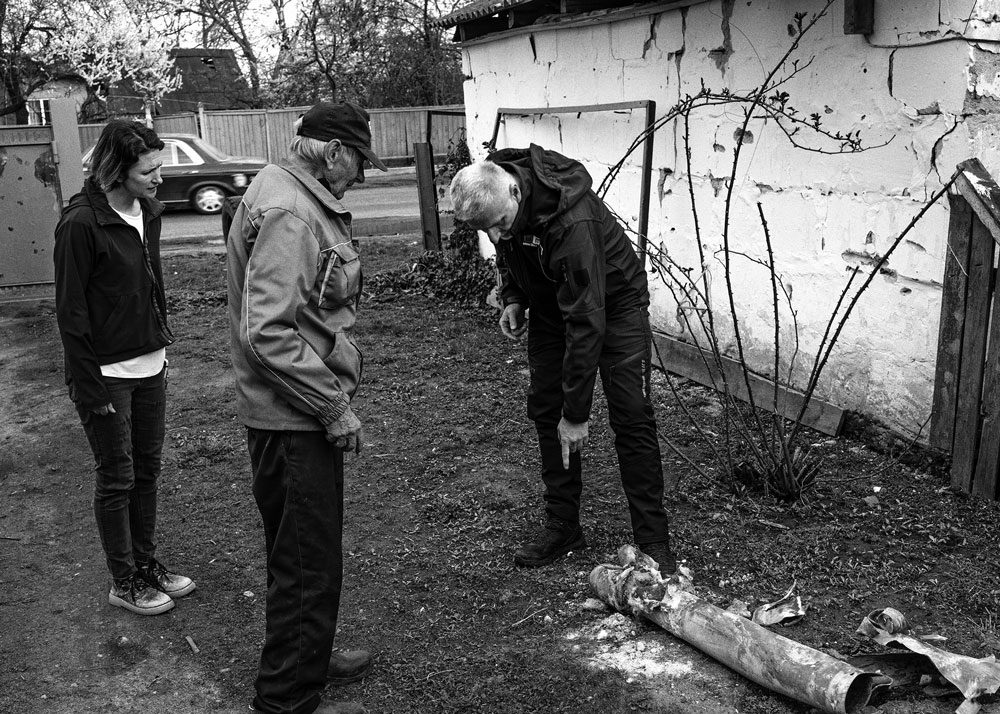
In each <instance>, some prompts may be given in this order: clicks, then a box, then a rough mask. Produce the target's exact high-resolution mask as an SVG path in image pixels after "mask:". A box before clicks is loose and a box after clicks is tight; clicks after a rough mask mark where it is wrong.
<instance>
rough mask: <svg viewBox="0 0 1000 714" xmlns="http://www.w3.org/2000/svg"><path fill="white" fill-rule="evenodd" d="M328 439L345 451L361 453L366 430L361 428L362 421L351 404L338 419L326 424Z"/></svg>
mask: <svg viewBox="0 0 1000 714" xmlns="http://www.w3.org/2000/svg"><path fill="white" fill-rule="evenodd" d="M326 440H327V441H329V442H332V443H333V445H334V446H337V447H340V448H341V449H343V450H344V451H354V452H357V453H359V454H360V453H361V447H362V446H364V432H363V431H362V429H361V421H360V420H359V419H358V418H357V417H356V416H355V415H354V412H352V411H351V407H350V406H348V407H347V409H346V410H345V411H344V413H343V414H341V415H340V418H339V419H337V421H335V422H333V423H331V424H327V425H326Z"/></svg>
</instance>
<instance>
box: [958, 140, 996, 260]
mask: <svg viewBox="0 0 1000 714" xmlns="http://www.w3.org/2000/svg"><path fill="white" fill-rule="evenodd" d="M955 188H957V189H958V191H959V193H961V194H962V195H963V196H964V197H965V200H966V201H968V202H969V205H970V206H972V210H973V211H975V212H976V215H977V216H978V217H979V220H981V221H982V222H983V225H985V226H986V227H987V228H989V229H990V231H989V232H990V235H991V236H992V237H993V240H994V241H996V242H1000V186H998V185H997V182H996V181H994V180H993V177H992V176H990V174H989V172H988V171H987V170H986V168H985V167H984V166H983V164H982V162H980V161H979V159H969V160H967V161H963V162H962V163H960V164H959V165H958V173H957V175H956V177H955Z"/></svg>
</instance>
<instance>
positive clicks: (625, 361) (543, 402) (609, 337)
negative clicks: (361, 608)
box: [451, 144, 675, 574]
mask: <svg viewBox="0 0 1000 714" xmlns="http://www.w3.org/2000/svg"><path fill="white" fill-rule="evenodd" d="M591 185H592V179H591V177H590V175H589V174H588V173H587V170H586V169H585V168H584V167H583V165H582V164H580V163H579V162H578V161H575V160H573V159H569V158H566V157H565V156H562V155H560V154H558V153H556V152H554V151H547V150H545V149H543V148H541V147H539V146H536V145H534V144H532V145H531V146H530V148H528V149H502V150H500V151H497V152H495V153H493V154H492V155H491V156H490V157H489V158H488V159H487V160H486V161H483V162H479V163H476V164H473V165H471V166H467V167H465V168H464V169H462V170H461V171H459V172H458V173H457V174H456V175H455V178H454V179H453V181H452V183H451V197H452V204H453V206H454V208H455V218H456V219H457V220H459V221H463V222H465V223H466V224H467V225H469V226H470V227H472V228H475V229H477V230H481V231H483V232H485V233H486V234H487V235H488V236H489V238H490V240H491V241H492V243H493V244H494V245H495V246H496V249H497V266H498V268H499V270H500V276H501V290H500V298H501V301H502V303H503V305H504V309H503V314H502V315H501V317H500V328H501V330H502V331H503V333H504V334H505V335H506V336H507V337H509V338H511V339H520V338H521V337H522V336H523V335H524V334H525V332H527V336H528V366H529V370H530V372H531V380H530V387H529V392H528V416H529V417H530V418H531V419H532V420H533V421H534V422H535V428H536V430H537V432H538V443H539V448H540V451H541V460H542V480H543V481H544V483H545V495H544V498H545V513H546V522H545V525H544V528H543V529H542V532H541V534H540V535H539V536H537V537H536V538H535V539H533V540H531V541H529V542H527V543H525V544H524V545H523V546H522V547H521V548H520V549H519V550H518V551H517V552H516V553H515V555H514V562H515V563H516V564H517V565H521V566H527V567H534V566H539V565H546V564H548V563H551V562H553V561H555V560H556V559H558V558H560V557H562V556H563V555H565V554H566V553H568V552H570V551H572V550H575V549H578V548H582V547H585V546H586V540H585V538H584V535H583V530H582V529H581V527H580V516H579V514H580V494H581V491H582V485H583V484H582V478H581V462H580V452H581V451H582V450H583V448H584V447H585V446H586V445H587V433H588V423H589V420H590V409H591V402H592V400H593V392H594V382H595V379H596V375H597V373H598V372H599V373H600V375H601V383H602V384H603V386H604V393H605V395H606V397H607V401H608V412H609V417H610V423H611V428H612V429H613V430H614V432H615V449H616V451H617V452H618V463H619V467H620V469H621V478H622V486H623V487H624V490H625V495H626V497H627V498H628V503H629V512H630V515H631V521H632V533H633V537H634V539H635V542H636V545H638V546H639V548H640V549H641V550H642V551H643V552H645V553H646V554H647V555H649V556H651V557H652V558H653V559H654V560H656V561H657V563H658V564H659V566H660V570H661V572H663V573H664V574H669V573H672V572H673V571H674V569H675V560H674V555H673V553H672V552H671V549H670V542H669V531H668V521H667V515H666V512H665V511H664V509H663V468H662V464H661V458H660V445H659V441H658V439H657V434H656V420H655V416H654V414H653V408H652V405H651V404H650V402H649V376H650V351H651V342H652V333H651V331H650V327H649V311H648V308H649V290H648V287H647V283H646V274H645V271H644V270H643V267H642V263H641V262H640V260H639V259H638V257H637V256H636V254H635V251H634V250H633V248H632V244H631V242H630V241H629V240H628V237H627V236H626V235H625V232H624V230H623V229H622V227H621V226H620V225H619V223H618V221H617V220H616V219H615V218H614V216H613V215H612V214H611V212H610V211H609V210H608V209H607V207H606V206H605V205H604V203H603V202H602V201H601V199H599V198H598V197H597V195H596V194H595V193H594V192H593V191H592V190H591ZM529 309H530V320H529V319H528V310H529Z"/></svg>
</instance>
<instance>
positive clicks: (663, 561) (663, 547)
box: [639, 541, 677, 577]
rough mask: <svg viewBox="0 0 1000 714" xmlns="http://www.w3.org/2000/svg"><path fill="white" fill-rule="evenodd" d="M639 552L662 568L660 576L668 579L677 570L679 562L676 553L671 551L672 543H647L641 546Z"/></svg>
mask: <svg viewBox="0 0 1000 714" xmlns="http://www.w3.org/2000/svg"><path fill="white" fill-rule="evenodd" d="M639 550H641V551H642V552H643V553H645V554H646V555H648V556H649V557H650V558H652V559H653V560H655V561H656V564H657V565H658V566H659V568H660V575H662V576H664V577H667V576H669V575H673V574H674V571H675V570H677V560H676V558H674V552H673V551H672V550H670V541H663V542H662V543H646V544H645V545H640V546H639Z"/></svg>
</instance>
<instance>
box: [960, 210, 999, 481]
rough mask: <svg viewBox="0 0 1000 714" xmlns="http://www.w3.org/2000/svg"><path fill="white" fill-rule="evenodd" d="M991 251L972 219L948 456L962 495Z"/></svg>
mask: <svg viewBox="0 0 1000 714" xmlns="http://www.w3.org/2000/svg"><path fill="white" fill-rule="evenodd" d="M977 215H978V214H977ZM994 248H995V244H994V243H993V240H992V238H991V236H990V232H989V229H988V228H987V227H986V226H985V225H983V222H982V221H980V220H974V221H973V222H972V251H971V257H970V260H969V278H968V280H969V287H968V298H967V300H966V305H967V307H966V311H965V325H964V327H963V331H962V371H961V373H960V374H959V377H958V402H957V404H956V410H955V413H956V419H955V440H954V449H953V450H952V454H951V458H952V462H951V485H952V487H954V488H956V489H959V490H960V491H963V492H965V493H969V492H970V491H971V489H972V478H973V473H974V469H975V465H976V459H977V457H978V447H979V426H980V406H981V404H980V400H981V399H982V395H983V370H984V360H985V358H986V339H987V335H988V331H987V327H988V321H989V316H990V302H991V296H992V293H993V286H994V271H993V254H994Z"/></svg>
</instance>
